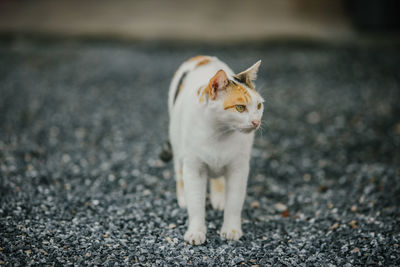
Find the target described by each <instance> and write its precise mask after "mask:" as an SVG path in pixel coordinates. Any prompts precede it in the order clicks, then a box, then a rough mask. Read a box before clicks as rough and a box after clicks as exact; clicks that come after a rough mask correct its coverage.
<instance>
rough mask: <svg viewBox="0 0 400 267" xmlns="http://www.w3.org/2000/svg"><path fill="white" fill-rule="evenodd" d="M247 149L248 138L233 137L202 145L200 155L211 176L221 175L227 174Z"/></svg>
mask: <svg viewBox="0 0 400 267" xmlns="http://www.w3.org/2000/svg"><path fill="white" fill-rule="evenodd" d="M244 139H245V138H244ZM246 150H248V148H247V140H243V138H233V139H231V140H226V142H215V143H212V142H211V143H209V144H207V145H203V146H201V149H200V150H198V152H199V154H198V156H199V159H200V160H201V161H202V162H203V163H204V164H205V166H206V170H207V171H208V174H209V177H219V176H222V175H224V174H225V172H226V170H227V168H229V166H230V165H231V164H232V163H233V162H235V161H237V160H238V159H239V158H241V157H243V154H246V153H244V151H246Z"/></svg>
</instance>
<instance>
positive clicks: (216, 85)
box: [208, 70, 229, 100]
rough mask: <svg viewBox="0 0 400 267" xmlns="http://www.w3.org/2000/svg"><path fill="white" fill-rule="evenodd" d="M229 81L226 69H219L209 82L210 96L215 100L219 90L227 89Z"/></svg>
mask: <svg viewBox="0 0 400 267" xmlns="http://www.w3.org/2000/svg"><path fill="white" fill-rule="evenodd" d="M228 83H229V79H228V76H227V75H226V73H225V71H223V70H219V71H218V72H217V73H216V74H215V75H214V76H213V77H212V78H211V79H210V82H209V83H208V87H209V96H210V98H211V99H212V100H214V99H215V98H216V97H217V94H218V91H222V90H225V89H226V86H227V85H228Z"/></svg>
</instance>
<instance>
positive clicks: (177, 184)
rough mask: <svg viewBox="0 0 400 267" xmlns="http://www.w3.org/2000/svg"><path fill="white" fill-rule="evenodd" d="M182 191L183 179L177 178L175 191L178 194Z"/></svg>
mask: <svg viewBox="0 0 400 267" xmlns="http://www.w3.org/2000/svg"><path fill="white" fill-rule="evenodd" d="M182 191H183V180H182V179H179V180H178V182H177V183H176V192H177V193H178V194H179V193H181V192H182Z"/></svg>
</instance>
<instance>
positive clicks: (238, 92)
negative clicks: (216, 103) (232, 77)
mask: <svg viewBox="0 0 400 267" xmlns="http://www.w3.org/2000/svg"><path fill="white" fill-rule="evenodd" d="M226 92H227V94H226V96H225V100H224V103H223V107H224V109H230V108H234V107H235V106H236V105H244V106H245V105H247V104H249V103H250V102H251V95H250V93H249V92H248V89H246V88H245V87H244V86H243V85H241V84H238V83H233V82H230V83H229V85H228V87H227V88H226Z"/></svg>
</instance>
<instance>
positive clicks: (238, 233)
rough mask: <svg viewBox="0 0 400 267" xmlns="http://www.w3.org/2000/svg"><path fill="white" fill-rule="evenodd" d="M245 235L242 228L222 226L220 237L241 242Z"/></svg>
mask: <svg viewBox="0 0 400 267" xmlns="http://www.w3.org/2000/svg"><path fill="white" fill-rule="evenodd" d="M242 235H243V232H242V229H240V227H229V226H222V228H221V232H220V236H221V238H224V239H228V240H239V239H240V238H241V237H242Z"/></svg>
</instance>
